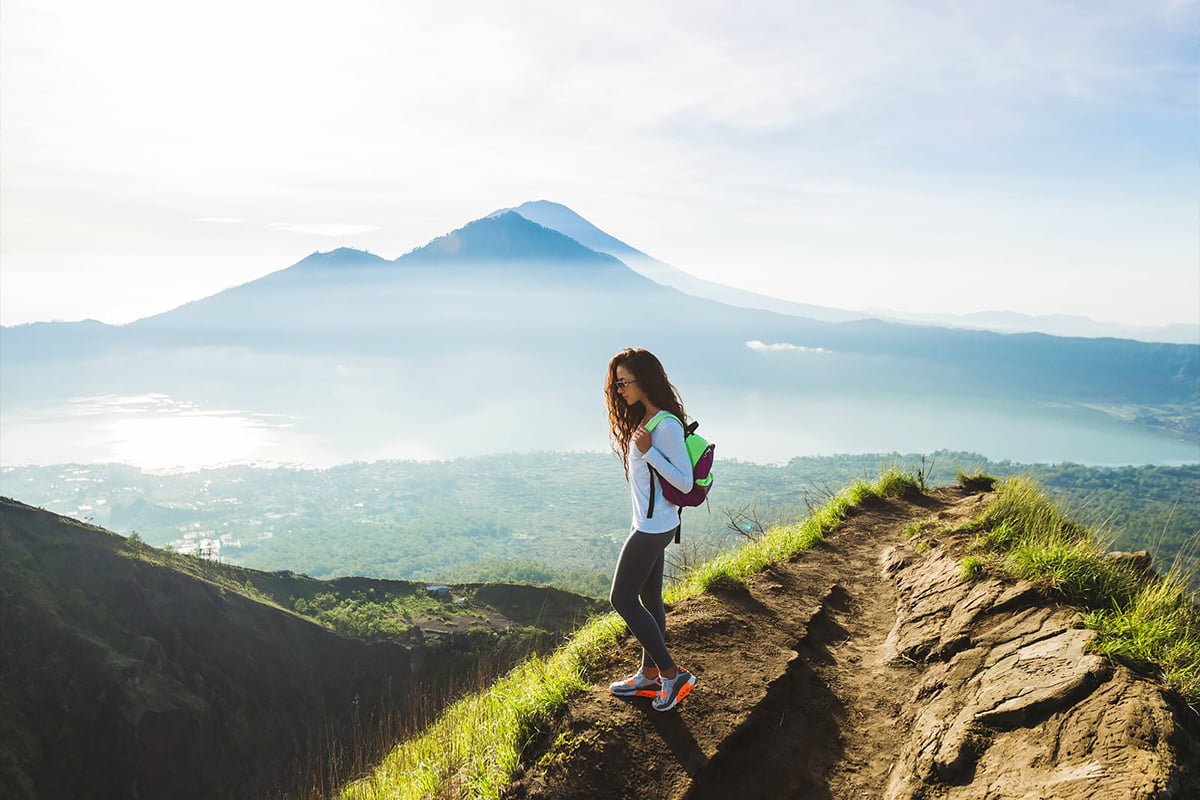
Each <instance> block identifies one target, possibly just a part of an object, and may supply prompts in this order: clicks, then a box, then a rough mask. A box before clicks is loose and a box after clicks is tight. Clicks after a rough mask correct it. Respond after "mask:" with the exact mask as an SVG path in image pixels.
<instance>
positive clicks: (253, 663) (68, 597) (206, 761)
mask: <svg viewBox="0 0 1200 800" xmlns="http://www.w3.org/2000/svg"><path fill="white" fill-rule="evenodd" d="M453 588H454V589H455V593H456V594H459V595H460V596H461V598H462V600H463V602H462V603H451V602H450V601H449V600H447V601H446V602H445V603H444V604H439V603H438V602H437V601H434V600H428V601H427V603H426V607H425V608H424V609H419V610H418V611H417V612H415V613H413V614H411V615H410V616H411V619H407V618H406V619H405V620H404V621H403V623H401V624H398V625H397V626H395V627H394V628H393V629H394V630H395V631H396V633H395V634H394V635H380V630H379V629H377V630H375V631H374V632H373V633H374V634H375V635H370V636H368V637H366V638H359V637H354V636H347V635H342V634H341V633H338V632H335V631H334V630H330V629H329V627H325V626H323V625H320V624H317V623H316V622H315V621H314V620H313V619H308V618H305V617H303V616H301V615H298V614H295V613H292V612H291V611H289V610H287V609H286V608H281V607H280V606H279V605H276V604H275V603H281V604H288V603H289V601H290V600H293V599H304V600H306V602H307V601H314V602H315V598H318V597H320V598H325V599H328V601H329V603H331V604H332V603H340V605H337V606H330V609H331V610H336V611H340V612H342V614H343V617H337V616H333V617H332V619H325V618H322V621H324V622H333V623H338V622H341V621H342V620H343V618H346V623H347V624H348V625H349V627H350V628H351V629H353V627H354V623H356V622H357V623H358V624H359V625H360V626H361V625H362V619H364V618H365V612H364V613H362V614H360V616H359V617H353V616H350V615H349V612H348V610H355V609H357V610H359V611H363V610H364V608H365V606H366V605H367V603H368V601H366V600H363V599H362V598H385V599H388V600H389V601H390V600H395V599H399V598H402V596H404V595H405V594H406V593H408V594H413V593H415V594H417V595H420V596H421V598H420V599H423V600H424V599H425V598H424V597H423V596H424V594H425V593H424V587H423V586H422V585H420V584H407V583H405V582H400V581H381V580H371V579H366V578H342V579H338V580H335V581H316V580H313V579H311V578H308V577H307V576H304V575H295V574H291V573H262V572H257V571H255V570H248V569H243V568H239V567H232V566H228V565H218V564H212V563H210V562H201V561H198V560H195V559H188V558H185V557H183V556H177V555H176V556H169V554H164V553H163V552H162V551H157V550H154V549H153V548H148V547H146V546H144V545H138V544H137V543H136V542H131V541H129V540H127V539H125V538H124V537H121V536H118V535H116V534H113V533H111V532H109V531H105V530H104V529H101V528H95V527H93V526H90V525H86V524H84V523H81V522H78V521H76V520H73V519H70V518H68V517H62V516H59V515H57V514H52V513H50V512H47V511H43V510H41V509H37V508H33V507H31V506H28V505H25V504H23V503H19V502H17V501H14V500H11V499H9V498H0V653H2V654H3V658H2V660H0V796H3V797H6V798H51V797H90V798H129V797H141V798H159V797H163V798H167V797H169V798H197V799H199V798H212V797H222V798H240V797H248V798H249V797H254V798H262V797H275V796H297V795H300V794H307V793H309V792H310V791H311V790H313V789H314V788H315V789H317V790H323V791H325V792H328V791H329V790H331V789H332V788H334V787H335V786H336V785H337V784H338V783H339V782H340V781H342V780H345V779H346V778H348V777H352V774H350V773H353V771H354V770H355V769H356V768H358V766H359V765H360V764H361V761H358V762H357V763H356V761H355V760H356V759H365V760H369V759H371V758H372V757H375V756H378V754H379V751H380V750H381V749H383V748H386V747H389V746H390V745H391V744H392V743H393V742H394V741H395V740H396V739H397V738H399V737H400V736H402V735H406V734H410V733H411V732H412V731H413V730H415V729H419V727H420V726H421V725H422V724H423V723H424V722H425V721H426V720H427V719H428V718H429V717H430V716H431V715H433V714H436V713H437V712H438V711H439V710H440V708H441V706H442V705H443V704H444V703H445V702H446V700H448V699H449V698H451V697H452V696H454V695H455V694H456V693H458V692H460V691H462V690H463V689H465V688H471V687H472V686H474V685H475V684H476V683H477V682H478V681H480V680H488V679H490V678H491V677H493V676H494V675H495V674H497V673H499V672H502V671H503V670H505V669H507V668H509V667H511V665H512V664H513V663H515V662H517V661H519V660H520V659H522V658H524V657H526V656H527V655H528V654H529V652H530V651H531V650H534V651H536V650H538V649H541V648H545V647H549V646H551V645H552V644H553V641H554V640H555V639H556V638H557V637H558V635H560V634H561V633H562V632H563V631H566V630H569V629H570V628H571V627H572V625H573V624H575V622H577V620H578V618H581V617H584V616H586V615H587V614H588V613H591V612H592V611H594V606H595V605H596V603H595V602H594V601H591V600H589V599H587V598H581V597H576V596H573V595H570V594H569V593H566V592H562V591H560V590H553V589H541V588H539V587H524V586H505V585H465V586H455V587H453ZM439 605H443V606H444V610H443V609H442V608H439ZM393 608H396V606H390V605H385V604H379V605H377V606H375V607H374V610H375V611H376V612H378V613H380V614H387V613H394V612H392V611H390V609H393ZM363 632H364V634H366V633H372V631H370V630H364V631H363Z"/></svg>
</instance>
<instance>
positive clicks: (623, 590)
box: [608, 529, 675, 670]
mask: <svg viewBox="0 0 1200 800" xmlns="http://www.w3.org/2000/svg"><path fill="white" fill-rule="evenodd" d="M674 538H675V529H671V530H670V531H668V532H667V533H642V532H641V531H638V530H634V531H631V532H630V534H629V538H628V539H626V540H625V546H624V547H622V548H621V556H620V558H618V559H617V569H616V572H614V573H613V582H612V591H610V592H609V594H608V601H609V602H610V603H612V607H613V608H615V609H616V610H617V613H618V614H620V615H621V618H622V619H624V620H625V624H626V625H628V626H629V630H630V631H631V632H632V633H633V635H634V636H635V637H637V640H638V641H639V642H641V643H642V669H645V668H646V667H649V666H657V667H658V668H659V669H665V670H669V669H671V668H672V667H674V666H675V661H674V659H672V658H671V654H670V653H669V652H667V643H666V641H665V640H664V639H663V637H664V636H665V635H666V632H667V612H666V610H665V609H664V608H663V601H662V582H663V561H664V557H663V552H664V551H665V550H666V549H667V545H668V544H670V543H671V541H672V540H674ZM639 597H640V598H641V602H640V603H639V602H638V598H639Z"/></svg>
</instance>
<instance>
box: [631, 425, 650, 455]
mask: <svg viewBox="0 0 1200 800" xmlns="http://www.w3.org/2000/svg"><path fill="white" fill-rule="evenodd" d="M633 443H634V444H635V445H637V449H638V451H639V452H640V453H642V454H643V455H644V454H645V452H646V451H647V450H649V449H650V431H648V430H646V426H645V425H642V426H640V427H639V428H638V429H637V431H635V432H634V434H633Z"/></svg>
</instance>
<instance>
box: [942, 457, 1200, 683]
mask: <svg viewBox="0 0 1200 800" xmlns="http://www.w3.org/2000/svg"><path fill="white" fill-rule="evenodd" d="M962 528H963V529H967V530H974V531H977V538H976V542H977V544H978V545H979V546H980V547H981V548H982V549H984V550H986V551H988V552H991V553H994V554H996V555H997V556H998V561H999V563H1000V565H1001V566H1002V567H1003V568H1004V570H1005V571H1007V572H1009V573H1010V574H1012V575H1014V576H1015V577H1018V578H1023V579H1026V580H1030V581H1035V582H1039V583H1042V584H1045V585H1048V586H1050V587H1052V588H1053V589H1054V590H1056V591H1058V592H1060V593H1061V594H1062V595H1063V596H1064V598H1065V599H1066V600H1068V601H1069V602H1072V603H1075V604H1078V605H1080V606H1082V607H1083V608H1085V609H1086V610H1087V613H1086V614H1085V617H1084V620H1085V624H1087V625H1088V626H1089V627H1091V628H1094V629H1095V630H1096V631H1098V632H1099V634H1100V635H1099V637H1098V639H1097V642H1096V647H1097V649H1098V650H1099V652H1102V653H1108V654H1111V655H1114V656H1123V657H1125V658H1128V659H1131V660H1134V661H1137V662H1140V663H1142V664H1148V665H1153V666H1154V667H1155V668H1157V670H1158V671H1159V672H1160V674H1161V676H1162V679H1163V681H1164V682H1165V683H1167V684H1168V685H1170V686H1172V687H1174V688H1175V689H1177V690H1178V691H1179V692H1180V693H1181V694H1183V695H1184V696H1186V697H1188V698H1192V699H1196V698H1200V609H1198V608H1197V605H1196V600H1197V598H1196V594H1195V592H1194V591H1193V590H1191V589H1190V584H1191V582H1192V581H1193V580H1194V577H1195V576H1193V575H1191V574H1189V573H1188V571H1186V570H1184V569H1182V568H1180V567H1179V566H1178V563H1179V562H1177V563H1176V566H1175V567H1172V568H1171V570H1169V571H1168V572H1167V574H1165V575H1157V574H1154V573H1152V572H1151V573H1143V572H1141V571H1139V570H1137V569H1136V568H1134V567H1131V566H1129V565H1127V564H1122V563H1119V562H1113V561H1110V560H1106V559H1105V554H1106V552H1107V547H1106V543H1105V541H1104V537H1102V536H1100V535H1098V534H1097V533H1096V532H1094V531H1091V530H1089V529H1087V528H1085V527H1083V526H1081V525H1079V524H1077V523H1075V522H1073V521H1071V520H1070V519H1069V518H1068V517H1067V516H1066V514H1064V513H1063V511H1062V510H1061V509H1059V508H1058V506H1056V505H1055V504H1054V503H1053V502H1052V501H1051V500H1050V499H1049V498H1048V497H1047V495H1046V494H1045V493H1044V492H1043V490H1042V489H1041V488H1040V487H1039V486H1038V485H1037V484H1036V483H1035V482H1034V481H1033V480H1032V479H1030V478H1028V477H1025V476H1014V477H1011V478H1007V479H1005V480H1003V481H1001V482H1000V483H999V485H998V487H997V489H996V494H995V497H994V498H993V500H992V502H991V503H990V504H989V505H988V507H987V508H986V509H984V510H983V512H981V514H980V515H979V516H978V517H976V518H975V519H974V520H972V521H971V522H970V523H969V524H967V525H965V526H962ZM965 572H966V565H965V562H964V573H965Z"/></svg>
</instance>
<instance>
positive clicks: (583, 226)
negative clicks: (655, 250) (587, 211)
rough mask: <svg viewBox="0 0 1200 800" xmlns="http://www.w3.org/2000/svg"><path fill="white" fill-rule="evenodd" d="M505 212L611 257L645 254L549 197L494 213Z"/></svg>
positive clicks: (644, 255) (643, 255)
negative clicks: (517, 215)
mask: <svg viewBox="0 0 1200 800" xmlns="http://www.w3.org/2000/svg"><path fill="white" fill-rule="evenodd" d="M505 212H515V213H517V214H520V215H521V216H522V217H524V218H525V219H527V220H530V221H531V222H536V223H537V224H539V225H542V226H544V227H547V228H550V229H551V230H555V231H558V232H559V233H561V234H563V235H564V236H569V237H570V238H572V239H574V240H575V241H577V242H579V243H580V244H582V245H583V246H584V247H587V248H590V249H592V250H595V251H597V252H599V253H608V254H609V255H611V256H613V257H615V258H624V257H625V256H632V255H636V256H641V257H643V258H648V256H646V254H645V253H643V252H642V251H640V250H638V249H636V248H633V247H630V246H629V245H627V244H625V243H624V242H622V241H621V240H620V239H617V238H616V237H614V236H610V235H609V234H607V233H605V232H604V231H602V230H600V229H599V228H597V227H596V226H595V225H593V224H592V223H590V222H588V221H587V220H586V219H584V218H583V217H581V216H580V215H579V214H577V213H575V211H573V210H572V209H570V208H568V207H567V206H564V205H563V204H562V203H555V202H553V201H551V200H530V201H528V202H526V203H522V204H521V205H519V206H517V207H516V208H506V209H501V210H500V211H497V212H496V214H502V213H505Z"/></svg>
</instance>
